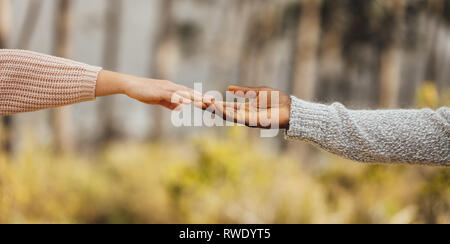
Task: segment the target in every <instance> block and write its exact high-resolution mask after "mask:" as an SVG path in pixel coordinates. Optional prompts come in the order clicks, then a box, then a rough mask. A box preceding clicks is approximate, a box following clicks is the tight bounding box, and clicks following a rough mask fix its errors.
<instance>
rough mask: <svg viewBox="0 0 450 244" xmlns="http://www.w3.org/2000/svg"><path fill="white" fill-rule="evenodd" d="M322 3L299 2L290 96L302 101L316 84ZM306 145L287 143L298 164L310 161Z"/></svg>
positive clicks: (316, 1) (318, 0)
mask: <svg viewBox="0 0 450 244" xmlns="http://www.w3.org/2000/svg"><path fill="white" fill-rule="evenodd" d="M321 7H322V0H303V1H302V7H301V12H300V18H299V24H298V31H297V37H296V52H295V57H294V58H295V61H294V62H295V64H294V65H295V66H294V70H293V80H292V83H291V87H292V91H293V95H294V96H296V97H298V98H300V99H304V100H308V101H311V100H312V99H314V95H315V90H316V83H317V62H318V60H317V59H318V56H319V42H320V34H321ZM310 148H311V147H310V146H308V145H305V144H301V145H299V144H298V143H293V142H291V143H290V144H289V147H288V149H289V151H290V152H291V153H294V154H296V155H297V156H298V157H300V159H301V161H305V160H306V159H310V158H311V156H312V154H311V150H310Z"/></svg>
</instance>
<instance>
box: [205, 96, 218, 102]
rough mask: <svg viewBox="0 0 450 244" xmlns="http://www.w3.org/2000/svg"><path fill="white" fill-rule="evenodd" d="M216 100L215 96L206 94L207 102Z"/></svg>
mask: <svg viewBox="0 0 450 244" xmlns="http://www.w3.org/2000/svg"><path fill="white" fill-rule="evenodd" d="M214 100H215V98H214V97H211V96H208V95H205V96H204V101H205V102H208V103H212V102H214Z"/></svg>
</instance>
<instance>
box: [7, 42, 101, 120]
mask: <svg viewBox="0 0 450 244" xmlns="http://www.w3.org/2000/svg"><path fill="white" fill-rule="evenodd" d="M100 70H101V68H100V67H95V66H90V65H87V64H83V63H79V62H75V61H72V60H67V59H63V58H57V57H53V56H49V55H44V54H39V53H35V52H30V51H22V50H5V49H3V50H0V116H3V115H10V114H16V113H23V112H32V111H36V110H40V109H47V108H55V107H60V106H64V105H69V104H74V103H79V102H83V101H89V100H94V99H95V85H96V82H97V77H98V73H99V72H100Z"/></svg>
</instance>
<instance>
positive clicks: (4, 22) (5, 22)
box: [0, 0, 12, 152]
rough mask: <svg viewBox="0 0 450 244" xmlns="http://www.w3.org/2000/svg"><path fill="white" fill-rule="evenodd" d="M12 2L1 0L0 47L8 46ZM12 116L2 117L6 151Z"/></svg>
mask: <svg viewBox="0 0 450 244" xmlns="http://www.w3.org/2000/svg"><path fill="white" fill-rule="evenodd" d="M10 13H11V2H10V0H0V49H2V48H7V47H8V40H9V32H10V26H11V16H10ZM11 124H12V119H11V117H10V116H6V117H3V118H2V126H3V128H2V129H3V131H0V133H2V134H0V147H1V148H0V149H2V150H4V151H5V152H10V151H11V145H12V143H11V127H12V125H11Z"/></svg>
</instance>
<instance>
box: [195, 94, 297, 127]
mask: <svg viewBox="0 0 450 244" xmlns="http://www.w3.org/2000/svg"><path fill="white" fill-rule="evenodd" d="M228 90H229V91H231V92H233V93H234V94H235V95H236V96H238V97H240V98H245V99H249V101H248V102H245V103H238V102H219V101H216V102H213V103H211V104H206V105H203V108H204V109H208V110H212V112H214V113H215V114H216V115H219V116H221V117H222V118H224V119H226V120H229V121H232V122H235V123H239V124H244V125H247V126H249V127H259V128H264V129H268V128H276V127H277V126H278V128H282V129H287V128H289V119H290V112H291V111H290V110H291V98H290V97H289V96H288V95H287V94H285V93H283V92H281V91H278V90H275V89H272V88H268V87H261V88H250V87H238V86H231V87H229V88H228ZM196 105H197V106H201V105H202V104H200V103H196Z"/></svg>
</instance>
